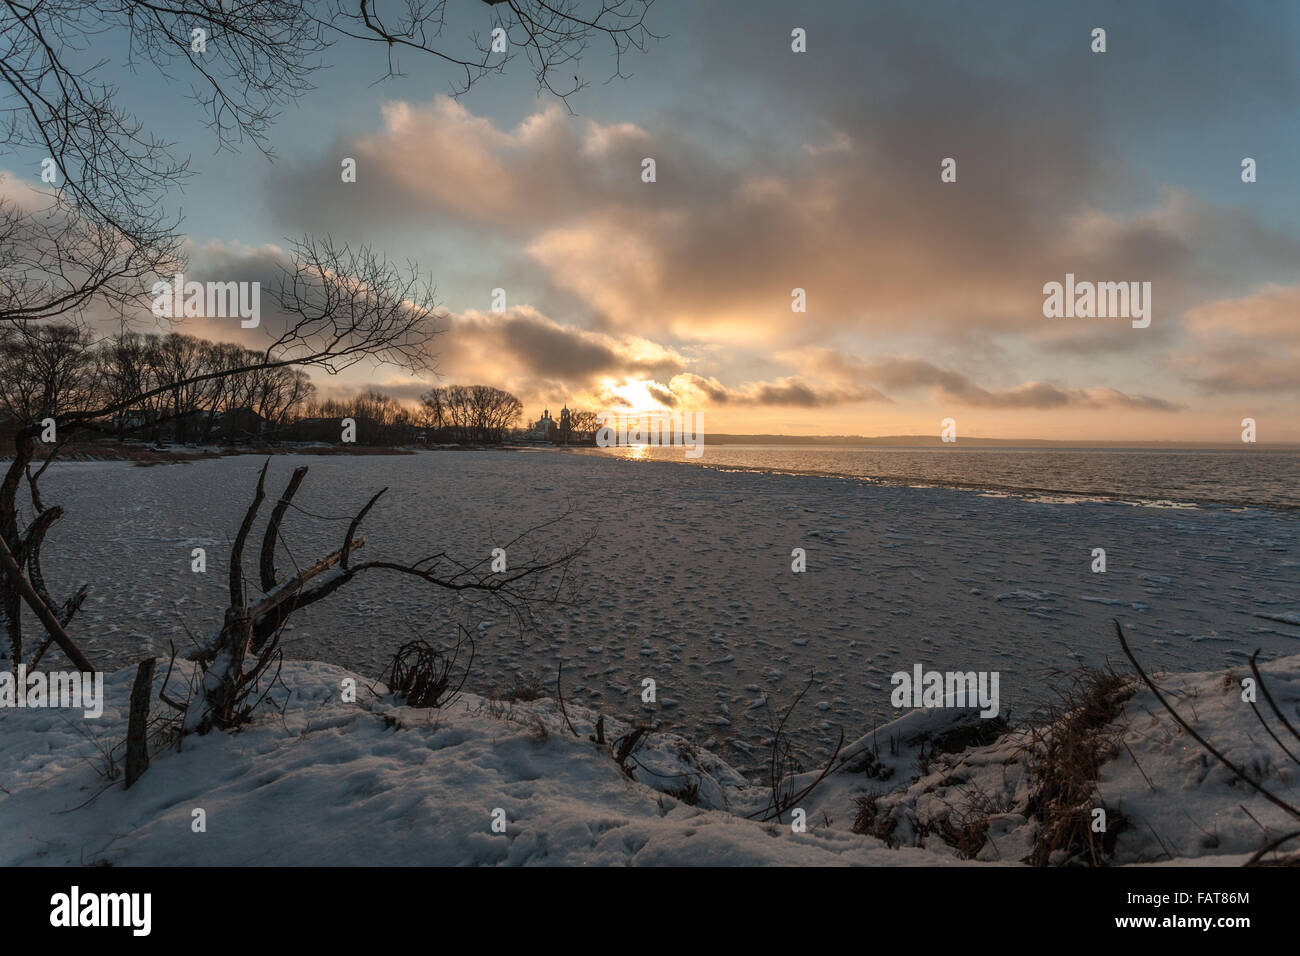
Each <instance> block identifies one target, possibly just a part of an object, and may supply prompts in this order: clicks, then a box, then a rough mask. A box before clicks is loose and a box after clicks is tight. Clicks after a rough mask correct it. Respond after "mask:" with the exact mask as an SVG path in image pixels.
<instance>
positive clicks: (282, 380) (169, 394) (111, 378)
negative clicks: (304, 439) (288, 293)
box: [0, 325, 316, 443]
mask: <svg viewBox="0 0 1300 956" xmlns="http://www.w3.org/2000/svg"><path fill="white" fill-rule="evenodd" d="M259 365H261V366H265V360H264V356H263V354H262V353H260V352H256V351H253V350H251V349H247V348H244V347H243V346H240V345H233V344H230V343H225V342H209V341H206V340H204V339H200V338H196V337H195V336H192V335H182V334H180V333H176V332H172V333H168V334H165V335H159V334H141V333H136V332H125V333H121V334H118V335H113V336H110V337H108V338H105V339H94V338H93V337H92V336H91V335H90V333H89V332H87V331H86V330H84V329H80V328H76V327H73V326H69V325H33V326H17V327H9V328H5V329H3V330H0V414H3V415H4V416H5V417H6V418H8V419H9V420H10V421H11V422H18V423H22V424H29V423H32V422H39V421H41V420H43V419H45V418H47V417H54V416H57V415H61V414H65V413H69V412H79V411H84V410H86V409H99V408H108V407H114V406H122V407H121V408H120V410H119V411H117V412H115V413H114V414H113V415H112V416H110V417H109V418H108V419H107V420H105V421H102V422H98V423H96V424H97V427H98V429H99V430H100V431H102V432H106V433H110V434H115V435H117V436H119V437H124V436H126V435H128V434H130V435H135V436H137V437H144V438H149V439H152V440H155V441H158V440H162V439H164V438H168V439H173V440H176V441H181V442H199V443H203V442H207V441H215V440H227V441H230V440H237V439H239V438H243V437H248V436H249V435H256V434H260V433H262V432H264V431H265V430H266V429H267V428H268V427H269V428H271V429H273V430H274V429H278V428H283V427H285V426H287V425H288V424H289V423H290V422H291V421H293V419H294V418H295V417H296V415H297V414H298V413H299V412H300V411H301V409H302V407H303V406H304V405H305V404H306V403H307V402H308V401H309V400H310V399H311V398H312V396H313V395H314V393H315V390H316V389H315V386H314V385H313V384H312V383H311V380H310V379H309V378H308V377H307V374H306V373H305V372H303V371H302V370H300V369H294V368H289V367H287V366H280V367H258V366H259ZM240 369H243V370H244V371H238V370H240ZM205 376H208V377H206V378H205Z"/></svg>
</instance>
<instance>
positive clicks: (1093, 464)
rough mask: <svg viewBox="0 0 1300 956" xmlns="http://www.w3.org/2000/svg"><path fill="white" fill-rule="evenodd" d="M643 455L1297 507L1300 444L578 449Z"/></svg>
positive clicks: (987, 486) (1061, 496) (1180, 503)
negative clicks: (697, 453)
mask: <svg viewBox="0 0 1300 956" xmlns="http://www.w3.org/2000/svg"><path fill="white" fill-rule="evenodd" d="M580 451H582V452H584V453H586V454H596V455H613V456H615V457H619V458H626V459H628V460H636V461H674V462H686V463H688V464H696V465H703V466H705V467H708V468H719V469H724V470H727V469H738V470H757V471H774V472H783V473H793V474H814V475H837V476H841V477H848V478H858V479H862V480H864V481H882V482H889V483H891V484H892V483H905V484H934V485H943V486H947V487H957V488H979V489H983V490H985V491H989V492H1004V493H1009V494H1016V495H1017V496H1028V497H1032V498H1040V499H1043V500H1057V501H1061V500H1078V499H1080V498H1084V499H1096V498H1106V499H1112V498H1120V499H1124V500H1132V501H1137V502H1140V503H1142V504H1144V505H1151V506H1157V507H1186V506H1188V505H1189V504H1211V503H1212V504H1224V505H1233V506H1238V507H1265V508H1280V509H1300V492H1297V480H1298V479H1300V450H1294V449H1249V450H1236V449H1206V450H1200V449H1196V450H1189V449H1157V448H1150V449H1148V448H972V447H966V448H962V447H961V446H960V445H955V446H949V447H938V448H887V447H868V448H862V447H856V448H855V447H846V446H832V445H709V444H707V443H706V444H705V446H704V455H703V456H702V457H700V458H697V459H689V458H687V457H686V456H685V455H684V454H683V453H682V449H681V448H664V447H657V446H645V445H640V446H632V447H626V448H599V449H595V448H592V449H580Z"/></svg>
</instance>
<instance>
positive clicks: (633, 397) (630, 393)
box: [605, 378, 667, 414]
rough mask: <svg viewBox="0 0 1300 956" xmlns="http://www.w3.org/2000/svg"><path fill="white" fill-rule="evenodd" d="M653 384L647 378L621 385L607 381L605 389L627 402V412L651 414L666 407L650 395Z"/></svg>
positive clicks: (610, 380)
mask: <svg viewBox="0 0 1300 956" xmlns="http://www.w3.org/2000/svg"><path fill="white" fill-rule="evenodd" d="M653 384H654V380H653V379H648V378H647V379H641V380H638V381H632V382H624V383H622V384H618V383H616V382H615V381H614V380H613V379H607V380H606V382H605V389H606V391H608V392H610V393H611V394H614V395H617V396H618V397H619V398H621V399H623V401H625V402H627V412H653V411H658V410H659V409H662V408H666V407H667V406H666V405H664V403H663V402H661V401H659V399H657V398H655V397H654V395H652V394H651V392H650V386H651V385H653ZM627 412H625V414H626V413H627Z"/></svg>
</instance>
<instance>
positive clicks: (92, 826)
mask: <svg viewBox="0 0 1300 956" xmlns="http://www.w3.org/2000/svg"><path fill="white" fill-rule="evenodd" d="M165 669H166V668H165V667H160V668H159V673H160V676H159V678H158V686H161V680H162V678H161V674H162V673H163V672H165ZM1263 672H1264V675H1265V678H1266V680H1267V681H1268V686H1269V689H1270V691H1271V693H1272V694H1273V697H1274V699H1275V701H1276V702H1277V704H1278V706H1279V707H1280V708H1281V709H1282V711H1283V713H1284V714H1286V715H1287V716H1288V719H1290V720H1291V721H1292V723H1293V724H1295V723H1297V722H1298V721H1300V657H1291V658H1286V659H1283V660H1279V661H1275V662H1273V663H1271V664H1268V665H1265V666H1264V667H1263ZM1244 676H1248V672H1247V671H1246V670H1245V669H1240V672H1238V670H1234V671H1232V672H1225V671H1215V672H1208V673H1201V674H1185V675H1165V676H1163V677H1161V678H1160V685H1161V687H1162V688H1164V689H1165V690H1166V691H1167V692H1168V693H1169V694H1171V695H1173V696H1172V698H1171V699H1174V700H1176V701H1177V704H1176V706H1178V707H1179V710H1180V712H1182V713H1184V715H1185V716H1186V717H1187V719H1188V720H1189V721H1190V722H1191V723H1192V725H1193V726H1194V727H1196V728H1197V730H1198V732H1199V733H1201V734H1203V735H1204V736H1205V737H1206V738H1207V739H1209V740H1211V741H1213V742H1214V743H1215V744H1216V746H1218V747H1219V748H1220V749H1221V750H1222V751H1223V752H1224V753H1225V754H1227V755H1228V756H1229V757H1230V758H1231V759H1233V760H1234V761H1235V762H1238V763H1239V764H1241V765H1244V766H1245V767H1247V768H1248V770H1249V772H1250V773H1251V774H1252V776H1254V777H1256V778H1257V779H1258V781H1259V782H1260V783H1261V784H1262V785H1264V786H1266V787H1267V788H1269V789H1270V790H1272V791H1273V792H1274V793H1276V794H1277V795H1279V796H1280V797H1282V798H1283V799H1285V800H1287V801H1289V802H1291V803H1292V804H1295V803H1297V802H1300V793H1298V792H1297V781H1296V767H1295V766H1294V765H1293V764H1290V763H1289V761H1287V759H1286V757H1285V755H1284V754H1283V753H1282V752H1281V751H1280V750H1279V748H1278V747H1277V745H1276V744H1275V743H1274V742H1273V741H1272V740H1270V739H1269V738H1268V737H1267V735H1266V734H1265V733H1264V732H1263V730H1262V729H1261V728H1260V726H1259V724H1258V723H1257V721H1256V719H1255V717H1254V715H1253V713H1252V711H1251V709H1250V706H1249V705H1248V704H1245V703H1243V702H1242V701H1241V688H1240V679H1241V678H1242V677H1244ZM133 677H134V669H133V668H131V669H125V670H122V671H119V672H117V673H115V674H113V675H111V676H110V677H109V678H108V680H107V681H106V683H105V689H106V696H107V701H106V704H105V710H104V714H103V716H102V718H100V719H98V720H84V719H82V718H81V717H80V715H73V714H71V713H68V712H64V711H58V710H8V711H3V712H0V788H3V789H0V833H3V834H4V840H3V841H2V842H0V864H4V865H16V864H51V865H81V864H92V863H98V864H113V865H205V866H211V865H237V864H245V865H257V864H296V865H346V864H378V865H448V864H469V865H494V864H584V865H611V864H613V865H617V864H638V865H690V864H717V865H762V864H783V865H830V864H859V865H873V866H889V865H894V866H900V865H980V864H979V862H973V861H970V860H968V859H967V858H966V856H967V855H973V856H974V857H975V858H976V860H977V861H984V862H986V863H991V864H999V863H1002V864H1005V863H1016V862H1019V861H1020V860H1021V859H1023V858H1024V857H1026V856H1027V855H1028V854H1029V852H1030V850H1031V849H1032V846H1033V843H1034V839H1035V836H1036V833H1037V830H1038V828H1039V826H1040V825H1041V821H1038V820H1036V819H1034V818H1033V817H1032V816H1031V815H1027V814H1026V801H1027V799H1028V794H1029V791H1030V784H1031V781H1030V774H1028V773H1027V766H1028V764H1027V760H1028V753H1029V751H1028V750H1026V749H1025V745H1026V743H1027V739H1028V738H1027V737H1026V735H1025V734H1024V733H1008V734H1005V735H1003V736H1001V737H999V738H998V739H997V740H995V741H993V742H992V743H985V744H983V745H982V746H974V747H969V748H966V749H961V748H960V747H958V746H954V741H959V740H961V739H963V738H964V737H968V736H969V733H968V732H970V731H971V730H972V728H974V729H975V730H978V727H979V724H978V720H979V718H978V717H975V716H973V715H972V713H971V712H970V711H965V710H960V709H947V710H921V711H912V712H909V713H907V714H905V715H904V716H903V717H901V718H900V719H899V720H897V721H895V722H893V723H890V724H887V725H885V726H882V727H881V728H879V729H878V730H877V731H876V732H875V733H873V734H870V735H868V736H867V737H864V738H862V739H860V740H857V741H853V742H851V743H849V744H846V745H845V746H844V748H843V749H842V750H841V752H840V755H839V758H838V760H837V761H836V764H835V766H836V769H835V771H834V772H832V773H831V774H829V775H828V776H827V777H826V779H824V780H822V781H821V783H820V784H819V786H817V787H816V788H815V789H813V790H812V791H811V792H810V793H809V794H808V795H807V796H806V797H805V798H804V799H802V800H801V801H800V804H799V809H802V810H803V811H804V815H805V817H806V821H807V830H806V832H794V828H793V827H792V826H791V825H790V820H791V814H790V813H788V812H787V813H786V814H785V815H784V816H783V818H782V822H780V823H775V822H766V823H765V822H761V821H760V820H758V819H746V817H747V816H751V815H752V816H757V817H761V816H762V815H763V810H764V808H766V807H767V806H768V805H769V802H770V796H771V792H770V790H769V789H767V788H765V787H762V786H758V785H755V784H753V783H751V782H749V781H747V780H746V779H745V778H744V777H742V776H741V775H740V774H739V773H737V772H736V771H735V770H734V769H732V768H731V767H730V766H729V765H728V764H727V763H726V762H724V761H723V760H721V759H719V758H718V757H717V756H715V755H713V754H711V753H709V752H708V751H706V750H702V749H700V748H698V747H696V746H694V745H693V744H692V743H691V742H690V741H687V740H685V739H684V738H682V737H679V736H676V735H672V734H658V733H651V734H648V735H646V736H645V737H644V738H642V739H639V740H637V741H636V746H635V748H634V749H633V750H632V751H631V753H630V754H628V755H627V756H626V757H625V759H624V760H623V764H622V765H620V763H619V761H618V759H617V758H618V756H619V754H618V750H619V749H620V748H619V745H620V739H621V740H622V741H624V742H625V741H626V739H627V738H626V736H625V735H626V734H627V733H628V731H629V730H630V728H629V727H628V726H627V725H626V724H622V723H620V722H618V721H615V720H611V719H606V720H605V722H604V727H603V731H604V737H605V740H606V743H605V744H599V743H596V742H594V741H593V740H592V739H591V738H592V736H593V735H594V734H595V733H596V720H597V714H596V713H595V712H594V711H592V710H590V709H587V708H584V707H580V706H575V705H569V706H568V707H567V708H566V709H567V718H566V716H565V714H564V713H563V712H562V711H561V709H560V708H559V707H558V706H557V704H556V702H555V701H553V700H550V699H543V700H537V701H533V702H528V703H523V702H516V703H511V702H503V701H494V700H491V699H486V698H482V697H477V696H474V695H469V694H466V695H464V696H463V697H461V698H460V699H459V700H458V701H456V702H455V703H454V704H452V705H451V706H448V707H444V708H442V709H438V710H427V709H414V708H410V707H406V706H403V705H401V704H399V703H398V702H396V701H395V700H394V699H393V697H392V696H391V695H387V694H386V688H384V687H383V686H382V685H378V684H374V683H371V682H369V681H367V679H365V678H362V677H360V676H358V675H356V674H353V673H351V672H349V671H347V670H345V669H343V668H340V667H336V666H333V665H329V664H322V663H317V662H308V661H293V662H286V663H285V665H284V669H283V673H282V680H283V682H284V687H282V688H278V691H277V692H274V693H273V694H272V695H271V696H272V698H274V699H275V701H276V706H272V705H271V703H270V702H268V703H266V704H264V705H263V707H262V708H261V711H260V712H259V714H258V716H257V717H256V719H255V720H254V721H253V722H252V723H251V724H250V725H248V726H247V727H245V728H244V729H242V730H241V731H240V732H238V733H234V734H226V733H212V734H209V735H207V736H203V737H198V736H191V737H186V738H184V740H183V741H181V742H180V743H181V745H180V746H179V747H178V746H177V742H176V741H175V740H174V739H172V740H171V742H170V743H169V744H168V743H166V742H165V741H158V743H159V744H160V745H159V746H157V747H156V749H155V752H154V755H153V763H152V765H151V767H150V768H149V770H148V771H147V772H146V773H145V775H144V776H143V777H142V778H141V779H140V780H139V782H138V783H137V784H136V785H135V786H134V787H133V788H132V789H131V790H129V791H127V790H124V789H123V786H122V781H121V779H120V773H119V770H120V766H121V761H122V752H123V751H122V747H121V744H122V742H123V741H124V740H125V736H126V719H127V718H126V713H127V702H128V698H129V694H130V687H131V681H132V679H133ZM348 678H352V679H355V680H356V682H357V687H358V693H357V702H356V703H345V702H344V701H343V694H342V693H341V688H342V687H343V686H344V682H345V681H346V680H347V679H348ZM176 687H177V677H176V675H173V677H172V684H171V690H172V691H173V692H175V690H176ZM286 688H287V689H288V690H286ZM154 706H155V715H156V714H157V712H158V711H159V710H161V709H163V708H162V705H161V704H158V703H157V702H156V698H155V705H154ZM1261 707H1262V704H1261ZM1117 708H1118V709H1117V715H1116V717H1115V720H1114V721H1113V722H1112V725H1111V727H1110V728H1109V730H1110V731H1112V732H1114V733H1115V734H1116V738H1117V740H1119V741H1120V744H1119V746H1117V748H1116V752H1115V753H1114V754H1113V755H1112V756H1110V757H1109V758H1108V759H1106V761H1105V762H1104V764H1103V766H1102V768H1101V773H1100V778H1099V782H1098V786H1097V790H1098V793H1099V795H1100V801H1101V802H1102V803H1104V805H1105V806H1106V807H1108V808H1111V810H1112V812H1114V811H1118V815H1119V816H1122V818H1123V820H1124V826H1123V827H1122V828H1121V829H1120V832H1119V833H1118V834H1117V836H1116V837H1115V839H1114V841H1113V842H1114V860H1115V861H1116V862H1129V863H1138V862H1159V861H1164V862H1167V861H1170V860H1172V861H1173V862H1176V863H1189V862H1198V863H1213V864H1220V865H1222V864H1234V863H1240V862H1243V861H1244V860H1245V859H1247V858H1248V856H1249V855H1250V854H1251V853H1253V852H1254V851H1255V850H1256V849H1258V848H1259V847H1260V846H1262V845H1263V844H1264V843H1265V842H1267V840H1268V839H1270V838H1273V837H1276V836H1279V835H1281V834H1282V833H1285V832H1287V830H1286V827H1287V823H1288V819H1287V817H1286V816H1285V814H1284V813H1283V812H1282V811H1281V810H1280V809H1279V808H1277V807H1275V806H1273V805H1272V804H1270V803H1268V802H1267V801H1265V800H1264V799H1263V798H1261V797H1260V796H1259V795H1258V794H1256V793H1254V792H1253V791H1252V790H1251V789H1250V788H1249V787H1247V786H1244V785H1242V784H1241V783H1240V782H1236V781H1234V780H1233V779H1232V776H1231V774H1229V773H1228V771H1227V770H1225V769H1224V768H1223V767H1221V766H1220V765H1218V764H1217V763H1215V762H1214V760H1213V759H1212V758H1207V757H1206V756H1205V755H1204V754H1203V751H1202V749H1201V747H1200V746H1199V745H1198V744H1197V743H1196V742H1195V741H1194V740H1192V739H1191V738H1190V737H1189V736H1188V735H1187V734H1186V733H1185V732H1184V731H1182V730H1181V729H1180V728H1179V727H1178V726H1177V725H1176V724H1175V723H1174V722H1173V721H1172V720H1171V719H1170V718H1169V716H1168V714H1166V713H1164V712H1163V711H1162V709H1161V707H1160V705H1159V704H1158V702H1156V700H1155V699H1154V697H1153V696H1152V695H1151V694H1150V692H1149V691H1147V690H1145V689H1140V690H1136V691H1135V692H1134V693H1132V694H1131V696H1127V697H1126V699H1123V700H1122V701H1119V703H1118V704H1117ZM570 725H571V727H570ZM575 731H576V735H575V733H574V732H575ZM817 775H818V772H812V773H809V774H806V775H805V776H804V777H803V778H800V779H796V780H795V781H787V783H786V784H784V785H783V787H782V789H783V791H785V792H797V791H798V790H799V789H801V788H802V786H803V784H804V783H805V782H811V780H812V779H815V778H816V776H817ZM110 777H115V779H109V778H110ZM976 795H978V797H976ZM864 800H865V801H868V804H867V805H869V806H870V807H872V813H873V814H874V817H875V820H876V821H880V820H883V819H886V818H892V819H894V820H895V821H896V822H895V824H894V825H893V826H892V827H889V828H886V829H888V831H889V832H888V838H887V839H879V838H877V837H876V836H866V835H861V834H858V833H854V832H853V826H854V823H855V820H858V821H859V826H861V817H862V807H863V805H864ZM976 810H978V811H980V817H979V820H980V824H981V825H982V827H983V839H982V841H980V842H978V844H976V845H968V846H965V847H964V848H963V847H961V846H955V845H953V842H952V841H951V839H950V838H951V834H952V833H954V832H958V833H960V834H961V835H963V838H964V839H966V840H967V841H969V838H970V834H971V832H972V831H971V830H970V829H969V827H966V828H963V827H960V826H949V827H947V828H945V827H944V826H943V825H942V823H943V821H944V820H948V821H949V823H952V822H953V820H954V819H957V818H954V817H953V816H952V815H953V814H954V813H955V814H958V815H959V817H960V819H959V820H958V822H961V823H969V822H970V820H972V819H974V814H975V811H976ZM197 811H202V813H201V814H200V813H198V812H197ZM870 815H871V814H869V816H870ZM500 819H504V821H505V827H504V831H505V832H504V833H501V832H494V826H493V824H494V820H500ZM200 820H201V822H202V824H203V826H202V827H201V828H200V826H199V821H200ZM1291 823H1292V827H1294V822H1293V821H1291ZM979 829H980V827H978V826H977V827H976V828H975V830H976V831H979ZM880 831H881V828H880V827H879V826H878V825H877V826H875V827H874V831H873V832H880ZM977 839H978V836H977ZM1292 849H1294V848H1292ZM1053 862H1060V861H1059V860H1056V861H1053Z"/></svg>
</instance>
